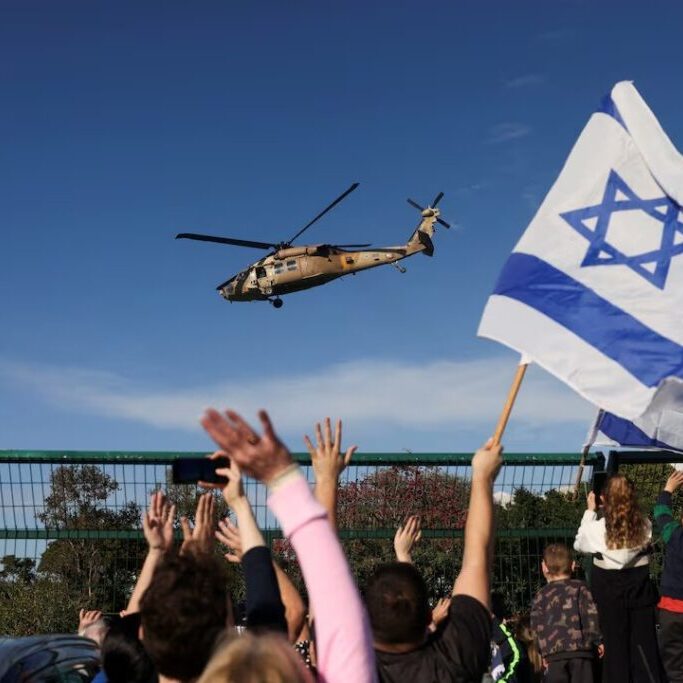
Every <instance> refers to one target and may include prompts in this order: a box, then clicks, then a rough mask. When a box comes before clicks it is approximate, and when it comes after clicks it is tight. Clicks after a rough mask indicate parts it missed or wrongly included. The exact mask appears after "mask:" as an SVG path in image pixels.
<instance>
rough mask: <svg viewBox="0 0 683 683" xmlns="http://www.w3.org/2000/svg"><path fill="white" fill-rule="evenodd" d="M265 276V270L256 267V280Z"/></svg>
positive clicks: (261, 267)
mask: <svg viewBox="0 0 683 683" xmlns="http://www.w3.org/2000/svg"><path fill="white" fill-rule="evenodd" d="M265 276H266V269H265V268H264V267H263V266H258V267H257V268H256V277H257V279H259V280H260V279H261V278H262V277H265Z"/></svg>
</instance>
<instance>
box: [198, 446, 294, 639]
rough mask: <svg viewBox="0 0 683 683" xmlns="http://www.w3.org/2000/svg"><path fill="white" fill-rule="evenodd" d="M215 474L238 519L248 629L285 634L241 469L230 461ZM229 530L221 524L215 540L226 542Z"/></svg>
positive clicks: (268, 559) (268, 556)
mask: <svg viewBox="0 0 683 683" xmlns="http://www.w3.org/2000/svg"><path fill="white" fill-rule="evenodd" d="M224 456H225V454H224V453H221V452H220V451H218V452H217V453H214V454H213V455H212V456H211V457H213V458H216V457H224ZM216 474H218V475H219V476H221V477H225V478H226V479H227V480H228V482H227V484H226V485H225V487H224V488H223V498H224V499H225V502H226V503H227V504H228V505H229V506H230V509H231V510H232V511H233V512H234V513H235V517H236V518H237V525H238V530H239V553H240V556H241V558H240V559H241V561H242V566H243V567H244V580H245V584H246V598H247V599H246V602H247V628H249V629H251V630H259V629H265V630H272V631H281V632H283V633H286V632H287V622H286V621H285V608H284V606H283V604H282V599H281V597H280V589H279V587H278V582H277V578H276V576H275V570H274V569H273V563H272V558H271V554H270V550H269V549H268V548H267V547H266V542H265V540H264V539H263V535H262V534H261V531H260V529H259V528H258V525H257V524H256V518H255V517H254V513H253V511H252V509H251V504H250V503H249V499H248V498H247V496H246V495H245V493H244V487H243V486H242V474H241V472H240V468H239V466H238V465H237V463H236V462H235V461H234V460H233V459H231V460H230V466H229V467H224V468H219V469H217V470H216ZM233 528H234V527H233ZM231 530H232V529H231V527H230V526H229V525H228V524H227V523H224V524H223V525H222V526H220V527H219V530H218V531H217V532H216V538H218V540H219V541H221V542H224V541H225V540H229V539H227V538H224V537H223V535H224V534H226V533H228V534H229V533H230V531H231ZM237 545H238V544H237V543H234V542H233V543H232V546H233V550H236V547H235V546H237Z"/></svg>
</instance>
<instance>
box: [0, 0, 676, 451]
mask: <svg viewBox="0 0 683 683" xmlns="http://www.w3.org/2000/svg"><path fill="white" fill-rule="evenodd" d="M682 21H683V6H681V5H680V4H679V3H674V2H660V3H651V4H650V5H648V8H647V10H645V9H644V6H643V5H642V3H635V2H634V3H627V2H619V3H617V2H601V3H590V2H552V3H549V2H514V3H512V2H507V1H505V2H502V1H501V2H477V3H472V2H469V3H465V2H391V3H389V2H384V1H377V2H374V3H361V2H353V1H349V2H344V3H313V2H296V3H295V2H287V3H282V2H254V3H225V2H195V3H187V2H174V1H172V0H164V2H139V1H137V0H136V1H135V2H127V1H124V0H119V1H117V2H100V3H93V2H70V1H69V0H65V1H64V2H60V3H54V2H31V1H28V2H27V1H26V0H21V1H20V2H16V1H15V2H12V1H9V0H7V1H5V2H3V3H2V7H0V86H1V87H2V93H3V105H2V107H1V108H0V132H1V134H2V144H1V145H0V224H1V225H2V236H3V244H2V254H3V259H2V268H1V269H0V289H1V291H2V293H3V296H2V299H1V300H0V307H1V308H0V310H1V320H2V323H3V325H2V334H1V335H0V434H1V436H0V448H16V449H53V448H54V449H99V450H117V449H135V450H170V449H181V450H185V449H187V450H201V449H203V448H208V447H209V441H208V439H207V437H206V436H205V435H204V434H203V433H202V432H201V430H200V428H199V426H198V424H197V421H196V418H197V416H198V415H199V413H200V411H201V409H202V407H203V406H206V405H208V404H211V403H217V404H218V405H219V407H220V406H221V405H225V406H232V407H234V408H236V409H238V410H244V411H245V412H246V413H247V414H249V413H252V412H253V411H254V410H256V408H258V407H260V406H264V407H266V408H270V409H271V411H272V413H273V418H274V420H275V422H276V424H279V425H280V427H281V431H282V433H283V434H284V436H285V437H286V439H287V441H288V443H290V444H291V446H292V447H293V448H296V449H300V448H301V441H300V435H301V434H302V432H303V431H304V430H306V425H308V424H309V423H310V422H311V421H312V420H313V419H314V418H315V417H318V416H319V417H323V416H324V415H326V414H328V413H330V414H332V415H333V416H336V415H340V416H341V417H345V418H346V420H347V433H348V437H349V439H350V440H353V441H355V442H357V443H358V444H359V445H360V447H361V449H363V450H374V451H381V450H385V451H389V450H400V449H402V448H408V449H410V450H413V451H466V450H469V449H471V448H474V447H475V446H476V445H477V444H478V443H480V442H481V441H482V440H483V439H484V438H485V437H486V436H487V435H488V434H489V433H490V432H491V431H492V429H493V426H494V424H495V422H496V419H497V413H498V411H499V408H500V406H501V405H502V402H503V399H504V394H505V391H506V389H507V385H508V384H509V381H510V379H511V377H512V374H513V373H514V369H515V363H516V358H515V356H514V354H512V353H510V352H509V351H507V350H505V349H504V348H502V347H500V346H498V345H496V344H494V343H492V342H489V341H485V340H481V339H477V338H476V328H477V324H478V321H479V316H480V314H481V310H482V308H483V305H484V302H485V300H486V297H487V296H488V294H489V292H490V290H491V288H492V285H493V283H494V281H495V278H496V275H497V273H498V271H499V270H500V268H501V266H502V264H503V263H504V261H505V259H506V257H507V255H508V253H509V252H510V250H511V249H512V247H513V246H514V244H515V242H516V240H517V238H518V237H519V235H520V234H521V232H522V231H523V229H524V228H525V226H526V225H527V223H528V222H529V220H530V218H531V217H532V215H533V213H534V211H535V209H536V207H537V206H538V204H539V202H540V200H541V199H542V197H543V195H544V194H545V192H546V191H547V189H548V188H549V187H550V185H551V184H552V182H553V180H554V178H555V176H556V175H557V173H558V171H559V169H560V167H561V165H562V163H563V161H564V159H565V157H566V155H567V154H568V152H569V150H570V148H571V146H572V144H573V142H574V140H575V139H576V136H577V134H578V133H579V131H580V130H581V128H582V127H583V126H584V124H585V123H586V121H587V119H588V116H589V115H590V113H591V111H593V110H594V109H595V107H596V106H597V104H598V102H599V100H600V98H601V97H602V96H603V95H604V94H605V93H606V92H607V91H608V90H609V89H610V88H611V86H612V85H613V84H614V83H615V82H617V81H619V80H623V79H632V80H634V81H635V82H636V85H637V87H638V88H639V90H640V91H641V93H642V94H643V96H644V97H645V99H646V100H647V101H648V102H649V104H650V106H651V107H652V108H653V110H654V111H655V113H656V114H657V115H658V117H659V119H660V121H661V122H662V124H663V126H664V128H665V129H666V130H667V131H668V133H669V134H670V136H671V138H672V139H673V140H674V141H676V140H681V139H683V119H681V117H680V108H681V103H682V101H683V96H682V95H681V94H680V92H679V91H680V89H679V88H678V87H677V86H678V84H679V83H680V64H681V60H680V50H679V45H680V35H679V33H680V29H679V27H680V25H681V22H682ZM354 181H358V182H360V183H361V186H360V188H359V189H358V190H357V191H356V192H355V193H354V194H353V195H352V196H351V197H349V198H348V199H347V200H346V201H345V202H344V203H343V204H342V205H340V206H339V207H338V208H337V209H335V211H334V212H332V213H331V214H330V215H329V216H328V217H326V218H325V219H324V220H323V221H321V222H320V223H319V224H318V225H316V226H315V228H312V229H311V231H310V232H309V233H307V236H308V237H310V240H311V241H313V242H315V241H331V242H365V241H369V242H370V241H371V242H373V243H374V244H396V243H400V242H403V241H405V240H406V239H407V237H408V236H409V234H410V233H411V232H412V230H413V229H414V226H415V224H416V219H417V214H416V212H415V211H414V209H411V208H410V207H409V206H408V205H407V204H406V202H405V199H406V197H408V196H410V197H412V198H414V199H416V200H417V201H418V202H425V203H426V202H428V201H429V200H430V199H431V198H432V197H433V196H434V195H435V194H436V193H437V192H438V191H440V190H442V191H444V192H445V193H446V196H445V198H444V200H443V201H442V203H441V208H442V211H443V215H444V217H445V218H446V220H449V221H450V222H452V223H453V224H454V225H455V226H457V227H455V228H454V229H452V230H451V231H446V230H440V231H439V232H438V234H437V235H436V238H435V246H436V253H435V256H434V258H433V259H427V258H424V257H423V256H420V255H418V256H416V257H413V258H412V259H410V260H408V261H406V262H404V264H405V266H406V267H407V269H408V272H407V273H406V274H405V275H401V274H399V273H398V272H397V271H396V270H395V269H393V268H380V269H377V270H375V271H371V272H368V273H364V274H360V275H358V276H357V277H353V278H345V279H344V280H342V281H337V282H335V283H332V284H330V285H327V286H325V287H322V288H318V289H315V290H310V291H308V292H303V293H299V294H295V295H292V296H290V297H288V298H287V299H286V301H285V306H284V308H282V309H281V310H279V311H276V310H274V309H273V308H272V307H270V306H268V305H265V304H258V303H252V304H232V305H231V304H228V303H227V302H225V301H223V300H222V299H221V298H219V296H218V295H217V293H216V292H215V291H214V288H215V286H216V285H217V284H218V283H220V282H222V281H223V280H225V279H226V278H227V277H228V276H230V275H232V274H234V273H235V272H237V271H239V270H240V269H242V268H243V267H244V266H246V265H247V264H248V263H249V262H250V261H252V260H254V259H255V258H257V256H258V253H256V252H253V251H251V250H246V249H244V250H242V249H236V248H229V247H222V246H219V245H208V244H201V243H192V242H181V241H178V242H177V241H174V240H173V236H174V235H175V233H176V232H179V231H182V230H187V231H196V232H207V233H213V234H219V235H220V234H223V235H231V236H236V237H244V238H251V239H257V240H265V241H271V240H273V241H277V240H280V239H284V238H287V237H289V236H291V235H292V234H294V233H295V232H296V231H297V230H298V228H299V227H300V226H301V225H303V224H304V223H306V222H307V221H308V220H309V219H310V218H312V217H313V216H314V215H315V214H316V213H317V212H318V211H319V210H320V209H321V208H322V207H323V206H325V205H326V204H327V203H328V202H329V201H330V200H331V199H333V198H334V197H335V196H337V195H338V194H339V193H340V192H341V191H343V190H344V189H345V188H346V187H348V186H349V185H350V183H352V182H354ZM590 415H591V408H590V407H589V406H587V404H585V403H584V402H583V401H581V400H580V399H578V398H576V397H575V396H574V395H573V394H572V393H571V392H570V391H569V390H568V389H565V388H564V387H563V386H562V385H560V384H559V383H558V382H557V381H556V380H554V379H552V378H550V377H548V376H547V375H546V374H544V373H543V372H542V371H540V370H538V371H536V370H534V371H532V372H531V373H530V375H529V378H528V381H526V382H525V386H524V387H523V389H522V394H521V398H520V403H519V406H518V408H517V409H516V411H515V413H514V414H513V419H512V422H511V425H510V427H509V431H508V435H507V438H506V443H507V447H508V449H509V450H516V451H539V450H574V449H576V448H578V447H579V446H580V444H581V442H582V439H583V436H584V434H585V431H586V427H587V421H588V420H589V419H590Z"/></svg>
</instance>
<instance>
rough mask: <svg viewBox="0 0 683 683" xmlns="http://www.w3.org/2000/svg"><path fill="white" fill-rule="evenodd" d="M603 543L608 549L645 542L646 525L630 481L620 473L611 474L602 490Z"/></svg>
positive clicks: (639, 544)
mask: <svg viewBox="0 0 683 683" xmlns="http://www.w3.org/2000/svg"><path fill="white" fill-rule="evenodd" d="M602 502H603V510H604V513H605V536H606V538H605V542H606V544H607V547H608V548H610V549H617V548H638V547H640V546H642V545H644V544H645V543H646V542H647V526H646V522H645V516H644V515H643V512H642V510H641V509H640V506H639V505H638V498H637V496H636V487H635V486H634V485H633V482H632V481H631V480H630V479H629V478H628V477H625V476H624V475H623V474H615V475H614V476H612V477H610V478H609V479H608V480H607V483H606V484H605V488H604V490H603V492H602Z"/></svg>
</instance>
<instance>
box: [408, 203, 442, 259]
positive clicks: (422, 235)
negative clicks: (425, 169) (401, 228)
mask: <svg viewBox="0 0 683 683" xmlns="http://www.w3.org/2000/svg"><path fill="white" fill-rule="evenodd" d="M443 196H444V194H443V192H439V194H437V195H436V197H434V201H433V202H432V203H431V205H430V206H427V207H423V206H420V205H419V204H418V203H417V202H416V201H415V200H413V199H408V204H410V206H412V207H414V208H416V209H417V210H418V211H419V212H420V213H421V214H422V218H421V220H420V222H419V224H418V226H417V228H415V231H414V232H413V234H412V235H411V237H410V240H409V241H408V244H407V249H408V251H409V252H410V253H415V252H418V251H421V252H422V253H423V254H424V255H425V256H432V255H433V254H434V243H433V242H432V237H433V236H434V232H435V229H436V226H435V224H436V223H439V224H440V225H443V226H444V227H445V228H450V227H451V226H450V223H446V221H445V220H443V219H442V218H441V217H440V212H439V209H437V208H436V206H437V204H438V203H439V202H440V201H441V200H442V199H443Z"/></svg>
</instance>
